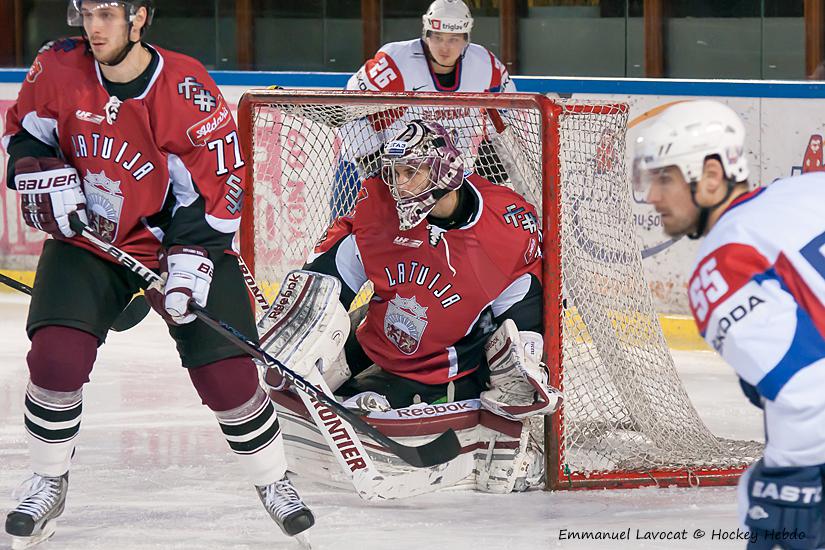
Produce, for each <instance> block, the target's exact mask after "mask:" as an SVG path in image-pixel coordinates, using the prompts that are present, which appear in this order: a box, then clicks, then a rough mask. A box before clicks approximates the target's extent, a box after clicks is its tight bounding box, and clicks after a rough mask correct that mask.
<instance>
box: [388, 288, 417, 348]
mask: <svg viewBox="0 0 825 550" xmlns="http://www.w3.org/2000/svg"><path fill="white" fill-rule="evenodd" d="M426 328H427V308H426V307H424V306H421V305H419V304H418V302H417V301H416V300H415V296H413V297H412V298H402V297H401V296H399V295H398V294H396V295H395V298H393V299H392V300H390V303H389V304H388V306H387V313H386V314H385V315H384V334H386V335H387V339H389V341H390V342H392V343H393V344H395V347H397V348H398V349H399V350H401V353H403V354H405V355H412V354H413V353H415V352H416V350H418V346H419V345H420V344H421V337H422V336H423V335H424V330H425V329H426Z"/></svg>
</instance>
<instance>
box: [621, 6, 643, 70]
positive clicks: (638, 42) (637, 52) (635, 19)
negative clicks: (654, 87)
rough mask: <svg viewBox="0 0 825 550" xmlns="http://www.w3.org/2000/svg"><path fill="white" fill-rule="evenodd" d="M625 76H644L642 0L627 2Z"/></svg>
mask: <svg viewBox="0 0 825 550" xmlns="http://www.w3.org/2000/svg"><path fill="white" fill-rule="evenodd" d="M625 76H627V77H632V78H644V76H645V21H644V0H630V1H629V2H628V4H627V65H626V67H625Z"/></svg>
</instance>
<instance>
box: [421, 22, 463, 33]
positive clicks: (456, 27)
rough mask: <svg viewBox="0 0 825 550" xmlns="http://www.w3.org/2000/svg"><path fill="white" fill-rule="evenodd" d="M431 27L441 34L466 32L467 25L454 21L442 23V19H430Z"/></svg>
mask: <svg viewBox="0 0 825 550" xmlns="http://www.w3.org/2000/svg"><path fill="white" fill-rule="evenodd" d="M430 25H431V26H432V29H433V30H434V31H441V32H466V29H467V23H465V22H461V23H454V22H452V21H442V20H440V19H430Z"/></svg>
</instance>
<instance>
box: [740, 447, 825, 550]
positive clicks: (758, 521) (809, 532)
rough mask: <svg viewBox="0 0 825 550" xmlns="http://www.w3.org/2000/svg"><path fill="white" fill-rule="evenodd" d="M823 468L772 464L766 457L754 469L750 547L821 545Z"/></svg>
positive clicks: (797, 549) (789, 549) (798, 549)
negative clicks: (784, 466) (769, 464)
mask: <svg viewBox="0 0 825 550" xmlns="http://www.w3.org/2000/svg"><path fill="white" fill-rule="evenodd" d="M822 520H823V517H822V470H821V468H820V467H819V466H807V467H803V468H790V467H789V468H768V467H767V466H765V464H764V463H763V461H762V460H760V461H759V462H757V463H756V464H755V465H754V467H753V468H752V469H751V471H750V478H749V479H748V513H747V516H746V518H745V525H747V526H748V527H749V528H750V532H751V538H750V540H749V543H748V550H769V549H772V548H774V547H777V548H782V549H783V550H807V549H813V548H819V547H820V546H819V541H821V540H822V537H823V534H825V533H823V531H825V530H823V528H822V527H823V526H822Z"/></svg>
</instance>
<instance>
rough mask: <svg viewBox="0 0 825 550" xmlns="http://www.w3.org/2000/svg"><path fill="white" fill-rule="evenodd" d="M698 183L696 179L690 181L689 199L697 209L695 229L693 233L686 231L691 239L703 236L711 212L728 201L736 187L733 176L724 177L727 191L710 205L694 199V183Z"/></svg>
mask: <svg viewBox="0 0 825 550" xmlns="http://www.w3.org/2000/svg"><path fill="white" fill-rule="evenodd" d="M698 183H699V182H698V180H693V181H691V182H690V200H691V201H693V204H694V205H695V206H696V208H698V209H699V221H698V222H697V223H696V231H694V232H693V233H688V235H687V237H688V239H693V240H696V239H701V238H702V236H704V234H705V231H706V230H707V228H708V220H709V219H710V214H711V212H713V211H714V210H716V209H717V208H719V207H720V206H722V205H723V204H725V203H726V202H727V201H728V199H729V198H730V196H731V195H732V194H733V190H734V189H735V188H736V183H737V182H736V180H735V179H733V178H725V183H726V184H727V186H728V189H727V191H725V196H724V197H722V200H720V201H719V202H717V203H716V204H712V205H710V206H702V205H701V204H699V203H698V202H697V201H696V185H697V184H698Z"/></svg>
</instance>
